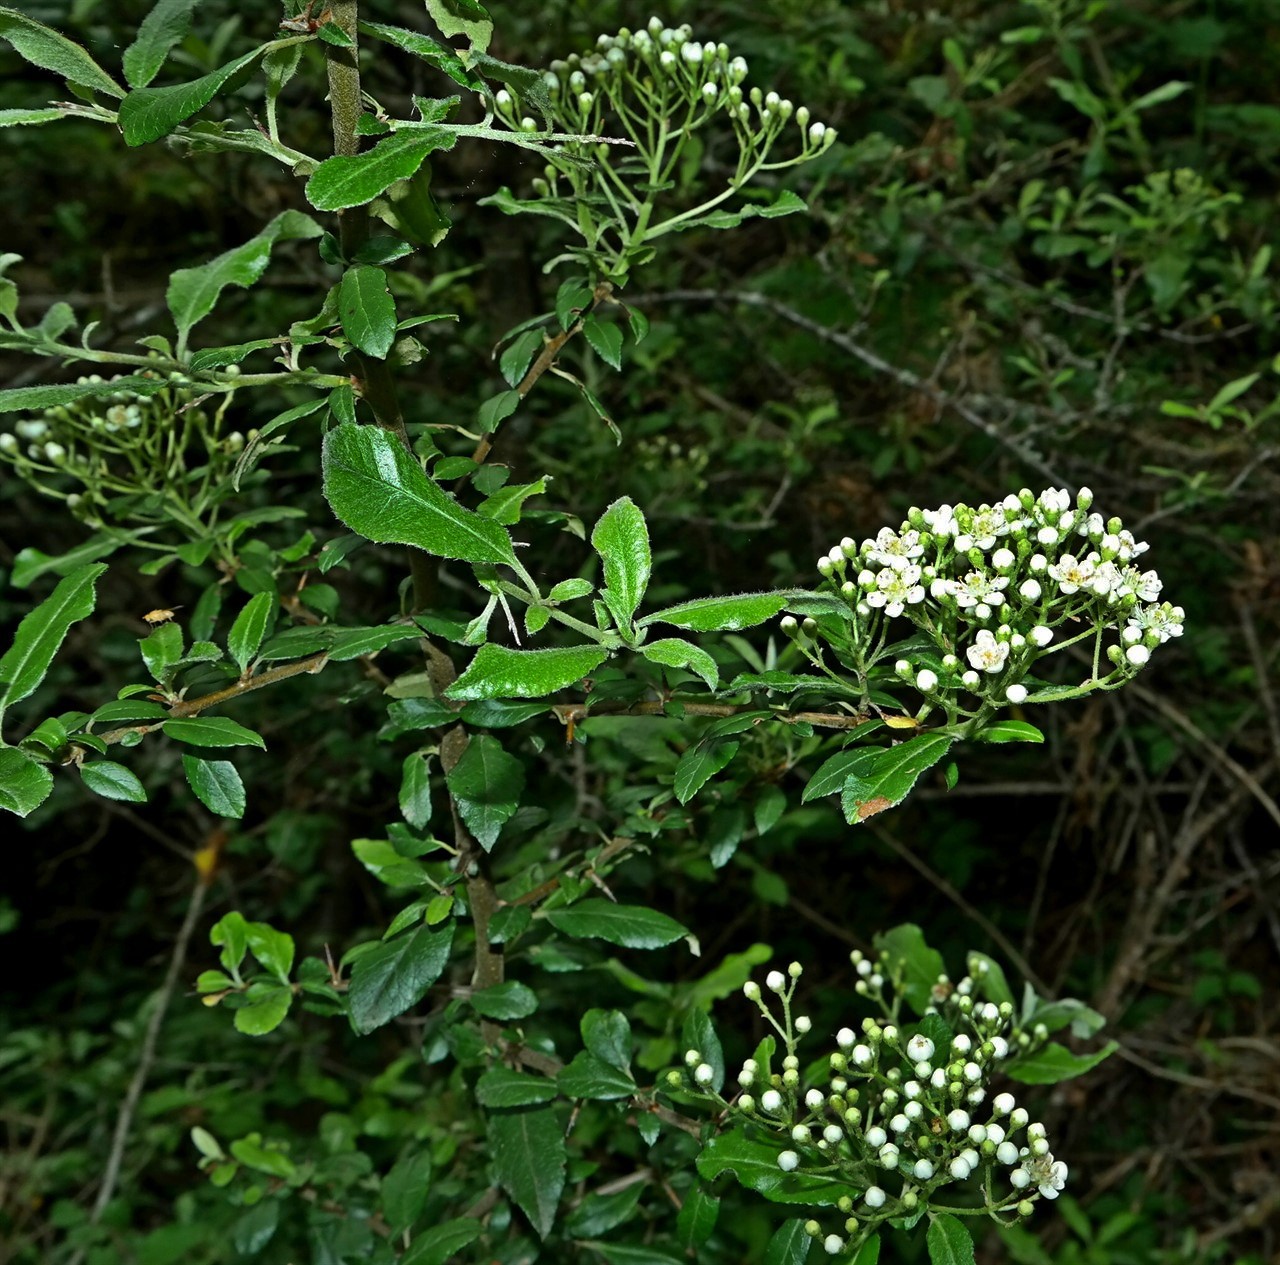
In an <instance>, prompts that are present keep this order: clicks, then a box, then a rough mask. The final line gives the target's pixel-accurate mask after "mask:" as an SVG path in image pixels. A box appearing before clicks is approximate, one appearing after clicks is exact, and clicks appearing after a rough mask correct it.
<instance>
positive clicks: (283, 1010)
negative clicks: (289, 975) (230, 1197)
mask: <svg viewBox="0 0 1280 1265" xmlns="http://www.w3.org/2000/svg"><path fill="white" fill-rule="evenodd" d="M245 996H246V997H247V998H248V1005H246V1006H241V1007H240V1009H239V1010H237V1011H236V1018H235V1025H236V1031H237V1032H243V1033H244V1034H245V1036H249V1037H261V1036H265V1035H266V1034H267V1033H268V1032H272V1031H274V1030H275V1029H276V1028H278V1027H279V1026H280V1025H281V1024H282V1023H284V1021H285V1017H286V1016H287V1015H288V1013H289V1007H290V1006H291V1005H292V1004H293V989H291V988H290V987H289V985H288V984H253V985H251V986H250V988H249V991H248V992H247V993H246V994H245ZM235 1147H236V1144H235V1143H234V1142H233V1143H232V1144H231V1150H232V1154H235ZM280 1158H281V1159H285V1157H284V1156H281V1157H280ZM286 1162H287V1161H286ZM291 1167H292V1166H291Z"/></svg>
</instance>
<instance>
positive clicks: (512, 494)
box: [476, 475, 547, 527]
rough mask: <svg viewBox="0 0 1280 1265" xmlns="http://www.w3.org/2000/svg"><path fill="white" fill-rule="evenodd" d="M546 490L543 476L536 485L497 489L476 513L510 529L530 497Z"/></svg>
mask: <svg viewBox="0 0 1280 1265" xmlns="http://www.w3.org/2000/svg"><path fill="white" fill-rule="evenodd" d="M546 490H547V479H546V476H545V475H544V476H543V477H542V478H541V479H539V480H538V481H537V482H536V483H511V484H508V485H507V486H506V487H502V488H499V489H498V490H497V491H496V492H494V493H493V495H492V496H487V497H485V499H484V500H483V501H481V502H480V504H479V505H478V506H476V512H477V513H478V514H482V515H483V516H484V517H485V518H491V519H493V521H494V522H495V523H502V524H503V526H504V527H510V526H512V525H513V524H515V523H518V522H519V521H520V515H521V512H522V511H523V509H524V503H525V501H527V500H528V499H529V498H530V497H531V496H541V495H542V494H543V493H544V492H545V491H546Z"/></svg>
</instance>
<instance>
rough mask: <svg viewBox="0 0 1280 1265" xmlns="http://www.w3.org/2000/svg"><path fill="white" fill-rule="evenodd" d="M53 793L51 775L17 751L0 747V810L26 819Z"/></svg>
mask: <svg viewBox="0 0 1280 1265" xmlns="http://www.w3.org/2000/svg"><path fill="white" fill-rule="evenodd" d="M52 790H53V774H52V773H50V772H49V770H48V769H47V768H45V766H44V765H43V764H39V763H37V761H35V760H33V759H32V758H31V757H30V756H29V755H27V753H26V752H25V751H19V750H18V748H17V747H3V746H0V808H3V809H5V810H7V811H8V812H11V813H15V814H16V815H17V816H19V817H26V816H27V815H28V814H29V813H32V812H34V811H35V810H36V809H37V808H39V807H40V805H41V804H43V803H44V801H45V800H46V799H48V798H49V792H50V791H52Z"/></svg>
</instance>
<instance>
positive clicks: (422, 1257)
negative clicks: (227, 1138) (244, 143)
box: [361, 23, 484, 1265]
mask: <svg viewBox="0 0 1280 1265" xmlns="http://www.w3.org/2000/svg"><path fill="white" fill-rule="evenodd" d="M363 25H364V23H361V26H362V27H363ZM483 1230H484V1226H483V1225H482V1224H481V1223H480V1222H479V1221H477V1220H476V1219H475V1218H474V1217H455V1218H454V1219H453V1220H452V1221H442V1222H441V1223H440V1224H439V1225H433V1226H431V1227H430V1228H429V1229H427V1230H424V1231H423V1232H422V1233H421V1234H415V1235H414V1237H413V1242H412V1243H410V1244H409V1248H408V1250H407V1251H406V1252H405V1254H404V1255H403V1256H402V1257H401V1258H400V1265H445V1262H446V1261H450V1260H452V1259H453V1258H454V1257H455V1256H456V1255H457V1254H458V1253H459V1252H461V1251H462V1249H463V1248H464V1247H468V1246H469V1245H470V1244H472V1243H474V1242H475V1241H476V1239H478V1238H479V1237H480V1235H481V1233H482V1232H483Z"/></svg>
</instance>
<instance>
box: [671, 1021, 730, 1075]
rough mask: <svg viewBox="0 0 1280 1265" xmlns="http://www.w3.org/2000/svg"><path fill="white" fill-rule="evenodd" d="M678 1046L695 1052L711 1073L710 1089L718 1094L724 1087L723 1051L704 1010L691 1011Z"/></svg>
mask: <svg viewBox="0 0 1280 1265" xmlns="http://www.w3.org/2000/svg"><path fill="white" fill-rule="evenodd" d="M680 1044H681V1046H682V1047H683V1049H685V1050H697V1051H698V1053H699V1055H701V1057H702V1062H703V1063H706V1064H707V1066H708V1067H710V1068H711V1071H712V1079H711V1088H712V1089H714V1090H715V1091H716V1093H719V1092H720V1090H721V1089H722V1088H723V1087H724V1050H723V1049H722V1048H721V1045H720V1038H719V1037H718V1036H717V1035H716V1030H715V1028H714V1027H713V1026H712V1023H711V1018H710V1016H709V1015H708V1014H707V1012H706V1011H705V1010H691V1011H690V1012H689V1015H688V1017H687V1018H686V1019H685V1021H684V1027H683V1029H682V1030H681V1032H680Z"/></svg>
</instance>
